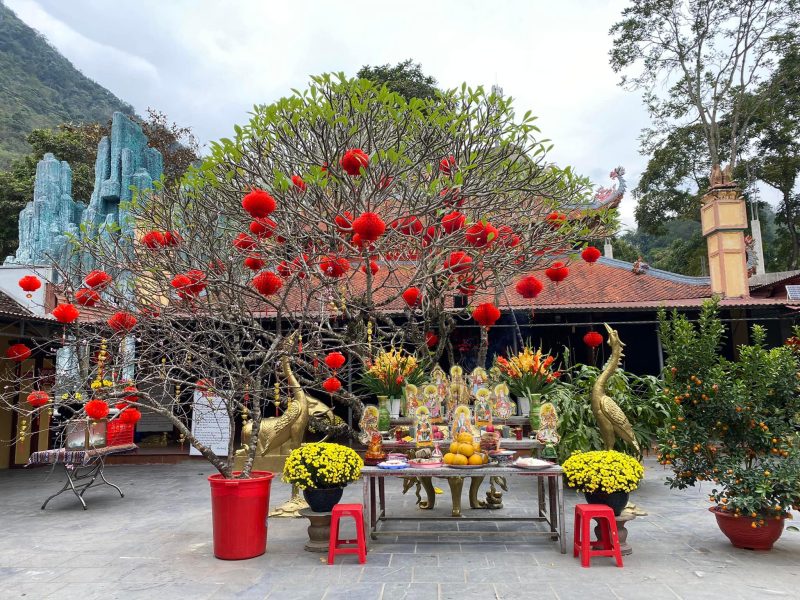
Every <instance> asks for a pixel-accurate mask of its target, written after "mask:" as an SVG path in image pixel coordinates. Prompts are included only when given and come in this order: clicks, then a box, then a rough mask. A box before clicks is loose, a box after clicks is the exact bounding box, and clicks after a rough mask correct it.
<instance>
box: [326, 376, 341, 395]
mask: <svg viewBox="0 0 800 600" xmlns="http://www.w3.org/2000/svg"><path fill="white" fill-rule="evenodd" d="M322 387H323V388H324V389H325V391H326V392H328V393H329V394H333V393H334V392H336V391H338V390H340V389H341V387H342V382H341V381H339V380H338V379H337V378H336V377H328V378H327V379H326V380H325V381H323V382H322Z"/></svg>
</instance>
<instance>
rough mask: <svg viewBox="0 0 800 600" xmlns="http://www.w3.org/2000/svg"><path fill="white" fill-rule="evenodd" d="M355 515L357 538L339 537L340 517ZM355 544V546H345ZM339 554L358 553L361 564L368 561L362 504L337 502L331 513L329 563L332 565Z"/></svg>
mask: <svg viewBox="0 0 800 600" xmlns="http://www.w3.org/2000/svg"><path fill="white" fill-rule="evenodd" d="M341 517H353V519H354V520H355V522H356V539H354V540H340V539H339V519H340V518H341ZM345 544H349V545H352V544H355V545H356V546H355V547H354V548H344V547H343V546H344V545H345ZM337 554H358V562H359V564H364V563H365V562H367V542H366V540H365V539H364V506H363V505H361V504H337V505H336V506H334V507H333V512H332V514H331V537H330V539H329V541H328V564H329V565H332V564H333V561H334V559H335V558H336V555H337Z"/></svg>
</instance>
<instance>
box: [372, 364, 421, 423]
mask: <svg viewBox="0 0 800 600" xmlns="http://www.w3.org/2000/svg"><path fill="white" fill-rule="evenodd" d="M423 367H424V365H423V364H422V363H421V362H420V361H419V360H417V358H416V357H415V356H414V355H413V354H409V353H408V352H406V351H405V350H398V349H396V348H392V349H391V350H386V351H381V352H380V353H379V354H378V355H377V356H376V357H375V359H374V360H372V361H368V362H367V370H366V371H365V372H364V374H363V375H362V376H361V381H360V383H361V386H362V387H363V388H364V389H365V390H367V391H368V392H370V393H372V394H375V395H376V396H386V397H387V398H397V399H398V400H397V409H398V412H399V408H400V401H399V398H402V397H403V388H405V386H406V385H408V384H409V383H412V384H414V385H419V384H420V383H422V380H423V379H424V376H425V371H424V368H423ZM388 408H389V407H387V409H388Z"/></svg>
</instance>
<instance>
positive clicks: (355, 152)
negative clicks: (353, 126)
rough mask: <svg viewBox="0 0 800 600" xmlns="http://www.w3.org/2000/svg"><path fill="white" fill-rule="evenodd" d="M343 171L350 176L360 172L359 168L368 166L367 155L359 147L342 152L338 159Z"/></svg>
mask: <svg viewBox="0 0 800 600" xmlns="http://www.w3.org/2000/svg"><path fill="white" fill-rule="evenodd" d="M339 164H341V165H342V169H344V171H345V173H347V174H348V175H351V176H355V175H358V174H359V173H361V168H362V167H363V168H364V169H366V168H367V167H368V166H369V155H367V153H366V152H364V151H363V150H362V149H361V148H351V149H350V150H348V151H347V152H345V153H344V156H342V159H341V160H340V161H339Z"/></svg>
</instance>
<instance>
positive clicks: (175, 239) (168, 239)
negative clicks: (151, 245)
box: [164, 231, 183, 247]
mask: <svg viewBox="0 0 800 600" xmlns="http://www.w3.org/2000/svg"><path fill="white" fill-rule="evenodd" d="M181 241H183V240H182V238H181V235H180V234H179V233H178V232H177V231H165V232H164V245H165V246H173V247H174V246H178V245H180V243H181Z"/></svg>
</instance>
